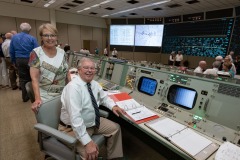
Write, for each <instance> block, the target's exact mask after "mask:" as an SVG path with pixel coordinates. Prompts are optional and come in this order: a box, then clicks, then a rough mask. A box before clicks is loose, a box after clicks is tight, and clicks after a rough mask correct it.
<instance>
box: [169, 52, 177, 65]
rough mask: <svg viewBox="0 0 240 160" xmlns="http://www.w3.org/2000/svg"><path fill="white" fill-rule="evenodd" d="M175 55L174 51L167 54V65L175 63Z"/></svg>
mask: <svg viewBox="0 0 240 160" xmlns="http://www.w3.org/2000/svg"><path fill="white" fill-rule="evenodd" d="M175 57H176V55H175V52H174V51H172V52H171V54H170V56H169V63H168V65H171V66H173V65H174V63H175Z"/></svg>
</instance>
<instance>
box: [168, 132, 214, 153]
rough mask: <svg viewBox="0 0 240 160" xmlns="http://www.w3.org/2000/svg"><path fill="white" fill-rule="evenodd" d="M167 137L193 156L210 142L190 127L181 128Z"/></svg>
mask: <svg viewBox="0 0 240 160" xmlns="http://www.w3.org/2000/svg"><path fill="white" fill-rule="evenodd" d="M169 139H170V140H171V141H172V143H174V144H175V145H177V146H178V147H179V148H181V149H182V150H184V151H186V152H187V153H189V154H190V155H192V156H193V157H194V156H195V155H196V154H198V153H199V152H201V151H202V150H203V149H204V148H206V147H207V146H209V145H210V144H211V143H212V141H210V140H209V139H207V138H205V137H203V136H201V135H200V134H197V133H196V132H195V131H193V130H192V129H190V128H186V129H184V130H182V131H181V132H179V133H177V134H175V135H173V136H172V137H169Z"/></svg>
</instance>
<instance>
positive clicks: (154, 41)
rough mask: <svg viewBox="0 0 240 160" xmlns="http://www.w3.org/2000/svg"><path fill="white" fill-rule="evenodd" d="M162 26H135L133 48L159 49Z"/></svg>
mask: <svg viewBox="0 0 240 160" xmlns="http://www.w3.org/2000/svg"><path fill="white" fill-rule="evenodd" d="M163 28H164V25H162V24H161V25H156V24H155V25H154V24H153V25H136V32H135V46H148V47H161V46H162V38H163Z"/></svg>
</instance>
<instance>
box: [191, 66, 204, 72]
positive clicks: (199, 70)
mask: <svg viewBox="0 0 240 160" xmlns="http://www.w3.org/2000/svg"><path fill="white" fill-rule="evenodd" d="M193 72H194V73H203V69H202V68H201V67H199V66H198V67H197V68H196V69H195V70H194V71H193Z"/></svg>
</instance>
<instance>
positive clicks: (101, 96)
mask: <svg viewBox="0 0 240 160" xmlns="http://www.w3.org/2000/svg"><path fill="white" fill-rule="evenodd" d="M91 89H92V92H93V95H94V97H95V99H96V101H97V104H98V106H99V105H100V104H102V105H104V106H106V107H107V108H109V109H110V110H112V108H113V106H115V105H116V104H115V103H114V101H113V100H112V99H111V98H109V97H108V95H107V93H106V92H104V91H103V89H102V87H101V86H100V85H99V83H98V82H96V81H94V80H92V81H91ZM61 101H62V108H61V117H60V119H61V121H62V122H64V123H65V124H67V125H71V126H72V128H73V131H74V132H75V135H76V137H77V138H78V139H79V141H80V142H81V143H82V144H83V145H86V144H87V143H89V142H90V141H91V138H90V136H89V135H88V133H87V131H86V128H89V127H92V126H95V110H94V107H93V105H92V100H91V97H90V94H89V92H88V89H87V83H86V82H84V81H83V80H82V79H81V78H80V76H77V77H76V78H74V79H73V80H72V81H70V82H69V83H68V84H67V86H66V87H65V88H64V90H63V92H62V97H61Z"/></svg>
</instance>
